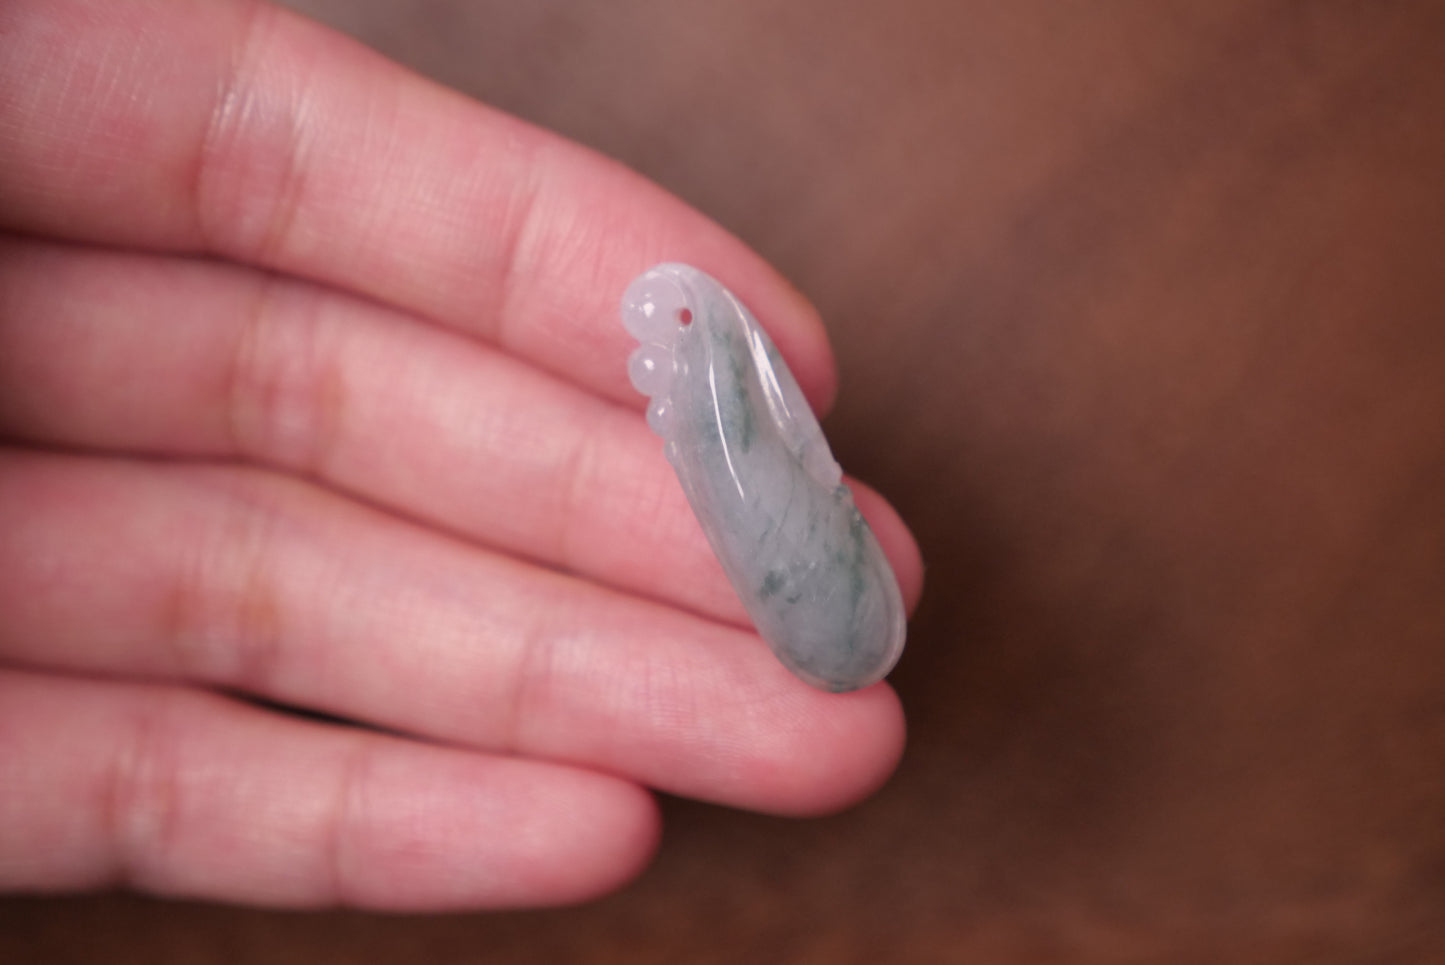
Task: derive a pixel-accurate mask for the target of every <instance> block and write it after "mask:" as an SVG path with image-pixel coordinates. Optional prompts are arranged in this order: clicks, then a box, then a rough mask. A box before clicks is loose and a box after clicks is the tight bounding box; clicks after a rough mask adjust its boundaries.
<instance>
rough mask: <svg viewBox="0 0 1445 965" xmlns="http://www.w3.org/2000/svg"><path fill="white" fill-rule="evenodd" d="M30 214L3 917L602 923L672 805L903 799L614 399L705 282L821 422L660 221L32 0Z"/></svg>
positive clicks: (806, 368)
mask: <svg viewBox="0 0 1445 965" xmlns="http://www.w3.org/2000/svg"><path fill="white" fill-rule="evenodd" d="M0 228H3V230H4V234H3V236H0V442H3V445H0V534H3V535H0V614H3V619H0V789H3V791H0V888H4V889H8V890H23V891H43V892H56V891H66V890H77V889H87V888H95V887H105V886H112V885H123V886H127V887H133V888H137V889H141V890H144V891H148V892H154V893H161V894H174V895H186V896H194V897H202V898H208V899H214V900H223V901H239V902H247V903H256V904H264V905H277V906H292V907H306V906H316V905H327V904H336V903H341V904H348V905H354V906H361V907H370V908H388V909H414V910H423V909H425V910H439V909H451V908H500V907H519V906H534V905H547V904H556V903H561V902H570V901H579V900H584V899H587V898H589V897H592V896H596V895H599V894H602V893H605V892H606V891H608V890H610V889H613V888H616V887H618V886H620V885H621V884H622V883H624V882H625V881H627V880H629V879H630V878H631V877H632V876H633V875H635V874H636V873H637V872H638V871H639V870H640V869H641V868H642V867H644V866H645V864H646V862H647V860H648V858H649V857H650V855H651V854H652V851H653V849H654V847H655V845H656V840H657V834H658V816H657V811H656V808H655V804H654V802H653V800H652V797H651V795H650V793H649V790H648V789H654V788H655V789H661V790H665V791H668V792H671V793H674V794H680V795H685V796H688V797H693V798H698V799H701V800H706V801H712V802H718V803H721V804H726V805H730V806H735V807H739V808H747V809H754V810H758V811H764V812H770V813H778V814H791V815H810V814H819V813H825V812H828V811H832V810H836V809H838V808H841V807H844V806H847V805H848V804H851V803H853V802H855V801H857V800H859V799H861V798H862V797H864V796H866V795H867V794H869V793H870V792H871V791H873V790H874V789H876V788H877V787H878V786H879V785H880V784H881V783H882V782H883V781H884V780H885V779H886V778H887V776H888V774H889V773H890V772H891V771H892V769H893V767H894V766H895V764H896V762H897V760H898V757H899V754H900V753H901V749H902V744H903V717H902V713H901V711H900V707H899V704H898V700H897V698H896V696H895V694H894V693H893V692H892V691H891V690H890V689H889V687H888V686H887V685H886V684H879V685H876V686H874V687H871V688H868V689H867V690H865V691H862V692H859V693H856V694H849V695H844V696H833V695H828V694H824V693H820V692H818V691H815V690H813V689H812V688H810V687H808V686H807V685H805V684H803V683H801V682H800V681H798V680H797V679H795V678H794V677H792V676H791V675H790V674H789V673H788V672H787V671H785V670H784V669H783V668H782V667H781V666H780V665H779V664H778V663H777V662H776V661H775V660H774V659H773V657H772V656H771V655H770V653H769V652H768V649H767V647H766V646H765V645H764V644H763V643H762V641H761V640H759V639H758V638H757V637H756V635H755V634H754V633H753V632H752V631H751V630H750V628H748V626H747V624H746V620H745V617H744V615H743V611H742V609H741V606H740V605H739V604H738V602H737V601H736V599H735V598H734V597H733V595H732V591H731V590H730V588H729V587H728V586H727V583H726V581H725V580H724V578H723V576H722V573H721V571H720V570H719V568H718V567H717V564H716V562H715V561H714V560H713V559H712V558H711V556H710V554H709V551H708V549H707V546H706V543H705V541H704V540H703V537H702V535H701V533H700V531H699V530H698V528H697V525H696V523H695V522H694V521H693V519H692V517H691V516H690V514H689V511H688V509H687V506H686V503H685V501H684V499H683V497H682V494H681V491H680V489H679V488H678V486H677V484H676V481H675V479H674V478H673V477H672V475H671V471H670V469H669V467H668V466H667V463H666V461H665V460H664V459H663V457H662V453H661V449H660V446H659V444H658V442H657V440H656V438H655V437H654V436H652V435H651V433H650V432H649V431H648V429H647V427H646V425H645V424H644V421H643V418H642V402H643V400H642V398H641V397H640V396H638V395H636V393H634V392H633V390H632V389H631V387H630V386H629V385H628V383H627V377H626V370H625V360H626V357H627V353H628V351H629V349H630V347H631V339H630V337H629V336H628V335H627V333H626V332H625V331H624V330H623V329H622V327H621V325H620V324H618V323H617V301H618V299H619V297H620V294H621V292H622V291H623V289H624V287H625V286H626V284H627V282H628V281H629V280H630V279H631V278H632V277H633V276H634V275H635V274H636V273H638V272H639V271H641V270H642V269H644V268H646V267H648V266H650V265H652V264H654V263H656V262H659V261H662V260H674V261H684V262H689V263H692V264H696V265H699V266H702V267H704V268H705V269H706V270H707V271H709V272H710V273H712V274H714V275H716V276H718V277H719V278H720V279H722V280H723V281H724V282H725V283H726V284H727V285H728V286H729V287H731V288H732V289H733V290H734V291H736V292H737V293H738V294H739V296H741V297H742V298H743V300H744V301H745V302H747V303H748V304H749V305H751V306H752V307H753V309H754V311H755V313H756V314H757V315H758V317H759V318H760V319H762V320H763V321H764V324H766V325H767V326H768V328H769V330H770V332H771V334H772V336H773V338H774V340H775V341H776V342H777V343H778V345H779V348H780V349H781V350H782V352H783V353H784V355H785V356H786V357H787V359H788V361H789V364H790V366H791V367H792V369H793V371H794V373H795V374H796V376H797V378H798V381H799V382H800V384H801V385H802V386H803V388H804V390H805V392H806V393H807V394H808V396H809V397H810V399H811V400H812V401H813V403H814V405H815V406H816V407H818V408H819V409H820V410H825V409H826V406H827V403H828V402H829V400H830V399H831V397H832V394H833V391H834V378H835V376H834V369H833V362H832V358H831V355H830V353H829V348H828V344H827V340H826V335H825V332H824V329H823V327H822V325H821V323H820V321H819V319H818V318H817V316H816V314H815V313H814V312H813V310H812V309H811V308H810V307H809V306H808V305H807V304H806V303H805V302H804V300H803V299H802V298H801V296H799V295H798V294H797V293H795V292H794V291H793V290H792V289H791V288H790V287H789V286H788V285H787V284H786V282H784V281H783V280H782V279H781V278H780V277H779V276H778V275H777V274H776V273H775V272H774V271H773V270H772V269H770V268H769V267H768V266H767V265H766V264H764V263H763V262H762V261H761V260H760V259H759V258H758V257H757V256H756V255H755V254H753V253H752V252H750V251H749V250H748V249H747V248H746V247H745V246H744V245H743V244H742V243H741V242H739V241H738V240H737V239H735V238H733V237H731V236H729V235H728V234H726V233H725V232H724V231H722V230H721V229H720V228H718V227H717V226H716V225H714V224H712V223H711V222H709V221H708V220H707V219H705V218H704V217H702V216H701V215H699V214H697V213H696V212H694V211H692V210H690V209H689V208H688V207H686V206H685V205H684V204H682V203H681V202H679V201H678V200H676V199H675V198H673V197H671V196H669V195H667V194H666V193H664V192H663V191H661V190H659V189H657V188H656V187H654V186H652V185H650V184H649V183H647V182H646V181H645V180H643V179H642V178H640V177H638V176H637V175H635V174H633V173H631V172H629V171H627V170H626V169H624V168H622V167H621V166H619V165H616V164H614V163H612V162H610V161H607V160H606V159H603V158H601V157H599V156H597V155H595V154H593V153H591V152H589V151H587V150H585V149H583V148H580V147H577V146H575V145H572V144H570V143H568V142H565V141H563V140H561V139H559V138H557V137H556V136H554V135H551V134H548V133H546V132H544V131H540V130H537V129H535V128H533V127H530V126H528V125H526V124H523V123H521V122H519V121H517V120H515V119H512V118H510V117H507V116H505V115H502V114H500V113H498V112H496V111H493V110H490V109H488V108H486V107H484V106H482V105H479V104H477V103H474V102H472V101H469V100H467V99H465V98H463V97H461V96H459V95H457V94H455V93H452V92H450V91H447V90H445V89H443V88H441V87H438V86H436V85H434V84H431V83H429V82H427V81H425V80H422V79H420V78H418V77H416V76H415V75H413V74H410V73H408V72H406V71H404V70H402V69H401V68H399V67H397V66H395V65H393V64H390V63H388V62H387V61H385V60H384V59H382V58H381V57H379V56H378V55H376V54H374V53H372V52H369V51H367V50H365V49H363V48H361V47H360V46H358V45H356V44H354V43H352V42H350V41H348V40H345V39H344V38H341V37H339V36H337V35H335V34H333V33H330V32H328V31H326V30H324V29H322V28H320V27H318V26H315V25H313V24H310V23H308V22H306V21H304V20H301V19H299V18H297V17H295V16H293V15H290V14H288V13H285V12H282V11H280V10H277V9H275V8H272V7H267V6H263V5H259V4H256V3H251V2H242V0H228V2H214V0H207V2H200V0H164V2H127V3H115V2H114V0H10V2H8V3H6V4H4V5H3V6H0ZM855 492H856V493H857V497H858V502H859V505H860V508H861V509H862V510H863V511H864V513H865V515H866V516H867V517H868V519H869V521H870V523H871V524H872V526H873V528H874V529H875V531H876V532H877V534H878V537H879V540H880V542H881V544H882V545H883V547H884V549H885V551H886V552H887V553H888V555H889V557H890V559H891V560H892V563H893V565H894V567H895V569H896V571H897V573H898V577H899V582H900V584H901V586H902V588H903V592H904V596H905V598H906V599H907V600H908V601H909V602H910V605H911V603H912V602H913V601H915V600H916V598H917V595H918V592H919V589H920V585H921V565H920V562H919V558H918V553H917V549H916V547H915V545H914V543H913V540H912V538H911V536H910V535H909V534H908V532H907V530H906V528H905V527H904V526H903V524H902V523H901V522H900V520H899V519H898V517H897V515H896V514H895V513H893V511H892V510H891V509H890V508H889V507H888V505H887V504H886V503H885V502H884V501H883V500H882V499H881V498H880V497H878V496H877V495H876V494H874V493H872V492H871V491H869V490H867V489H866V488H861V487H858V486H856V485H855ZM257 698H259V699H260V700H263V701H266V702H269V704H262V703H260V702H258V700H257ZM274 705H281V706H284V707H294V708H301V709H306V710H311V711H316V712H319V713H322V714H325V715H328V716H330V717H334V718H340V719H342V720H343V721H349V722H352V723H353V724H355V725H360V726H348V725H347V724H344V723H329V722H326V721H322V720H316V719H307V718H303V717H301V716H298V715H295V714H292V713H288V712H285V711H284V710H281V709H277V707H276V706H274Z"/></svg>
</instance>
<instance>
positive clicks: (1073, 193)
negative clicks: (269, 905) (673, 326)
mask: <svg viewBox="0 0 1445 965" xmlns="http://www.w3.org/2000/svg"><path fill="white" fill-rule="evenodd" d="M294 5H295V6H298V7H300V8H303V9H307V10H309V11H311V12H313V13H315V14H316V15H318V16H320V17H322V18H323V19H327V20H329V21H331V22H333V23H336V24H337V25H339V26H342V27H343V28H345V29H348V30H350V31H352V32H354V33H357V34H358V35H360V36H361V37H362V38H364V39H365V40H366V41H367V42H369V43H371V44H373V45H374V46H376V47H378V48H380V49H381V50H383V51H385V52H387V53H388V54H391V55H392V56H394V57H396V58H398V59H400V60H403V61H405V62H408V63H411V64H413V65H415V66H417V67H419V68H421V69H423V70H425V71H427V72H429V73H432V74H433V75H435V76H437V77H439V78H440V79H442V80H444V81H446V82H448V83H450V84H453V85H455V86H457V87H459V88H461V89H463V90H466V91H468V92H470V93H473V94H475V95H477V96H478V97H481V98H483V99H485V100H488V101H490V102H492V103H494V104H497V105H499V106H502V107H504V108H507V109H509V110H512V111H515V112H516V113H519V114H521V115H523V116H525V117H528V118H531V119H533V120H536V121H538V122H540V123H541V124H544V125H546V126H548V127H551V128H554V129H556V130H558V131H561V132H562V133H564V134H567V135H569V136H572V137H575V138H577V139H579V140H582V141H584V142H587V143H590V144H592V145H595V146H597V147H599V148H600V149H602V150H604V151H606V152H608V153H610V154H612V155H614V156H616V157H619V158H621V159H623V160H624V161H626V162H627V163H629V164H631V165H633V166H634V167H636V168H638V169H639V170H641V171H642V172H644V173H645V174H647V175H649V176H651V177H653V178H655V179H656V180H658V181H660V182H661V183H663V184H664V185H666V186H667V187H669V188H671V189H672V190H674V191H676V192H677V193H679V194H680V195H682V196H683V197H684V198H686V199H688V200H689V201H690V202H692V203H693V204H695V205H696V206H698V207H700V208H701V209H702V210H704V211H706V212H708V213H709V214H711V215H712V216H713V217H715V218H716V219H718V220H719V221H721V222H722V223H723V224H725V225H727V226H728V227H729V228H731V229H733V230H734V231H736V232H737V233H738V234H740V235H741V236H742V237H743V238H744V239H746V240H747V241H748V242H749V243H751V244H752V245H753V246H754V247H756V248H757V249H759V250H760V251H761V252H762V253H763V254H764V255H766V256H767V257H768V258H770V259H771V260H772V261H773V262H774V263H776V264H777V265H778V266H779V267H780V268H781V269H782V270H783V271H784V272H785V273H786V274H787V275H789V276H790V277H791V278H792V279H793V280H794V281H795V282H796V283H797V284H798V285H799V286H800V287H801V288H802V289H803V290H804V291H805V292H806V293H807V294H808V295H810V296H811V297H812V298H813V300H814V301H815V302H816V303H817V304H818V305H819V307H820V308H821V309H822V311H823V314H824V317H825V318H826V319H827V320H828V323H829V326H830V329H831V332H832V335H833V338H834V342H835V346H836V348H837V351H838V355H839V362H840V366H841V370H842V376H843V391H842V396H841V400H840V403H839V406H838V409H837V411H836V412H835V414H834V415H833V417H832V418H831V419H830V420H829V422H828V428H829V430H830V434H831V435H832V437H833V439H834V440H835V448H836V449H837V451H838V454H839V456H840V459H841V461H842V462H843V463H844V464H845V465H847V466H849V467H850V469H852V470H853V471H854V472H856V473H857V474H858V475H860V476H862V477H864V478H866V479H869V480H870V481H871V482H873V483H874V484H876V485H877V486H878V487H879V488H880V489H882V490H883V491H884V492H885V493H887V494H889V495H890V496H891V497H892V498H893V500H894V502H895V504H896V505H897V506H898V507H899V508H900V510H901V511H902V512H903V514H904V516H905V517H906V518H907V519H908V520H909V521H910V523H911V524H912V526H913V529H914V531H915V532H916V533H917V534H918V537H919V539H920V541H921V543H922V545H923V549H924V553H925V555H926V557H927V559H928V561H929V564H930V570H929V587H928V591H927V594H926V596H925V601H924V604H923V607H922V609H921V611H920V612H919V614H918V617H917V620H916V621H915V623H914V626H913V631H912V637H911V643H910V648H909V651H908V653H907V654H906V656H905V658H904V660H903V663H902V664H901V666H900V668H899V670H898V671H897V673H896V675H895V677H894V681H895V683H896V685H897V687H898V689H899V690H900V692H901V693H902V695H903V699H904V702H905V705H906V706H907V708H908V713H909V720H910V728H911V741H910V746H909V750H908V753H907V756H906V758H905V760H904V762H903V765H902V767H901V769H900V771H899V773H898V775H897V777H896V778H895V779H894V781H893V782H892V783H891V784H889V785H888V786H887V787H886V788H885V789H884V790H883V791H882V792H881V793H880V794H879V795H878V796H877V797H876V798H875V799H873V800H871V801H870V802H869V803H867V804H866V805H864V806H862V807H861V808H858V809H856V810H854V811H852V812H849V813H847V814H845V815H841V816H838V817H835V818H829V819H825V820H815V821H788V820H780V819H772V818H763V817H758V816H754V815H747V814H740V813H735V812H731V811H726V810H723V809H717V808H711V807H707V806H703V805H696V804H690V803H685V802H677V801H668V802H666V803H665V810H666V820H667V830H666V836H665V840H664V843H663V848H662V852H661V854H660V856H659V858H658V860H657V863H656V864H655V866H654V867H653V868H652V869H651V870H650V871H649V872H648V873H647V874H646V875H645V876H644V877H643V878H642V879H641V880H640V881H639V882H638V883H637V884H635V885H634V886H632V887H631V888H629V889H628V890H626V891H624V892H623V893H621V894H620V895H617V896H615V897H613V898H610V899H607V900H605V901H603V902H600V903H597V904H594V905H591V906H587V907H584V908H580V909H571V910H563V911H553V912H539V913H527V914H518V915H477V916H448V917H437V918H424V917H418V918H391V917H383V916H370V915H361V914H352V913H334V914H276V913H269V912H257V911H250V910H244V909H231V908H222V907H213V906H202V905H184V904H175V903H168V902H155V901H150V900H146V899H140V898H134V897H128V896H104V897H85V898H78V899H63V900H45V901H40V900H27V899H12V900H10V901H8V902H5V903H3V904H0V960H3V961H6V962H22V961H36V962H47V963H48V962H68V961H79V962H89V961H113V962H176V963H202V962H238V963H239V962H246V963H249V962H256V963H265V965H285V963H291V962H297V963H307V965H322V963H330V962H350V961H356V962H377V963H403V962H405V963H414V962H427V963H453V962H456V963H460V962H472V961H488V962H626V963H652V962H657V963H663V962H666V963H674V962H696V963H714V962H716V963H723V962H729V963H731V962H747V963H765V962H840V963H847V962H882V961H889V962H931V961H978V962H1000V963H1014V962H1081V963H1096V962H1097V963H1104V962H1109V963H1113V962H1181V963H1188V962H1293V961H1300V962H1431V961H1435V962H1440V961H1445V4H1440V3H1431V2H1416V3H1364V2H1348V3H1347V2H1324V0H1321V2H1267V0H1208V2H1198V3H1185V2H1175V3H1160V2H1155V0H1118V2H1098V3H1073V2H1067V3H1066V2H1055V0H1031V2H1004V0H1000V2H996V3H984V2H973V0H970V2H950V0H899V2H894V3H890V4H887V5H886V8H887V9H886V10H885V5H884V4H882V3H876V2H867V0H788V2H779V0H617V2H609V3H584V2H580V0H576V2H569V0H546V2H535V0H532V2H528V3H520V2H515V0H472V2H468V0H409V2H403V0H366V2H363V0H304V2H301V0H297V2H295V3H294Z"/></svg>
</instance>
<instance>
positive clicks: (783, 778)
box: [757, 683, 907, 817]
mask: <svg viewBox="0 0 1445 965" xmlns="http://www.w3.org/2000/svg"><path fill="white" fill-rule="evenodd" d="M799 686H802V685H801V684H800V685H799ZM807 703H808V705H809V706H808V723H807V725H806V726H803V727H800V728H798V729H797V730H795V731H794V732H793V733H792V734H791V736H790V741H789V744H788V746H787V749H786V753H785V754H783V755H780V756H779V757H777V758H774V759H773V760H771V761H770V762H768V763H769V765H770V767H768V768H767V769H766V770H761V772H760V773H759V774H758V775H757V777H758V787H759V788H760V789H762V793H763V794H764V795H765V799H764V800H763V801H760V802H759V804H758V810H762V811H767V812H770V813H773V814H779V815H785V816H788V817H821V816H825V815H829V814H836V813H837V812H839V811H843V810H846V809H847V808H850V807H852V806H854V805H856V804H858V803H859V802H861V801H863V800H864V799H866V798H868V797H869V796H871V795H872V794H873V793H875V792H876V791H877V790H878V789H879V788H881V787H882V786H883V785H884V783H886V782H887V780H888V778H889V777H891V776H892V774H893V772H894V771H895V770H896V769H897V767H898V762H899V761H900V760H901V759H902V756H903V748H904V744H905V741H906V737H907V726H906V722H905V719H904V715H903V705H902V703H901V702H900V701H899V699H898V695H897V693H895V692H894V690H893V688H892V687H890V686H888V684H886V683H878V684H874V685H873V686H871V687H868V688H865V689H863V690H860V691H856V692H854V693H851V694H841V695H840V694H823V693H820V692H817V691H811V690H810V691H809V694H808V700H807Z"/></svg>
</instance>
